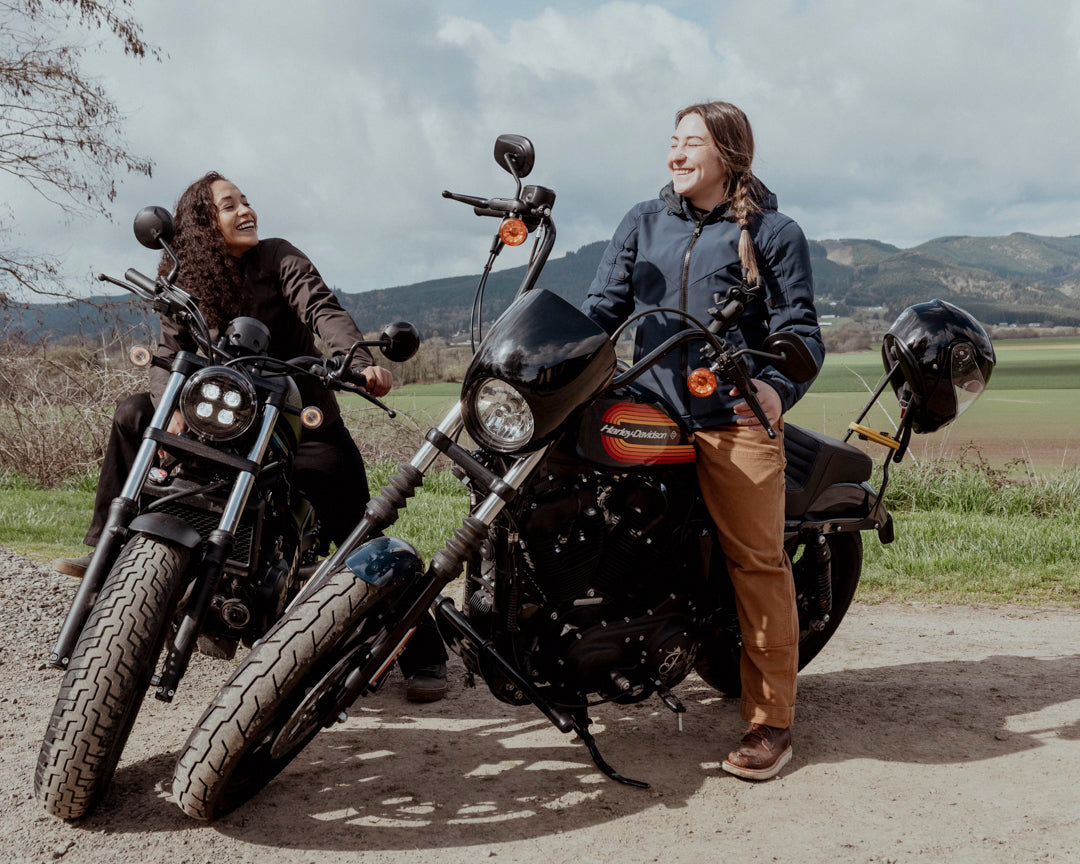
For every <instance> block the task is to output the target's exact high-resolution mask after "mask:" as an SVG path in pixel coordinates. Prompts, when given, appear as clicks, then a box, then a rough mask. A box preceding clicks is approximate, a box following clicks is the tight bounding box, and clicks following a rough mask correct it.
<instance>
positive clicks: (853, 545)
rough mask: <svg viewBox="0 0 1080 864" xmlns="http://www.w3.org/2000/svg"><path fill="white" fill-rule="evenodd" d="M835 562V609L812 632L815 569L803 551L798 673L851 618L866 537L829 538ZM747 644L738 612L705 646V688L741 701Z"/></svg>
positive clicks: (796, 569) (798, 576) (796, 567)
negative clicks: (811, 577) (846, 618)
mask: <svg viewBox="0 0 1080 864" xmlns="http://www.w3.org/2000/svg"><path fill="white" fill-rule="evenodd" d="M825 539H826V541H827V542H828V544H829V553H830V557H831V565H830V577H831V579H830V581H831V585H832V610H831V612H830V613H829V620H828V621H827V622H825V623H824V626H821V625H820V624H819V625H817V627H811V622H812V621H813V619H814V614H813V611H812V609H811V598H812V597H813V596H814V595H813V592H812V591H811V586H810V585H808V584H807V582H808V578H809V574H810V571H811V566H810V565H809V563H808V560H807V561H804V557H805V556H807V555H809V554H810V552H809V550H808V549H806V548H805V547H804V548H803V552H802V557H800V558H799V559H798V560H796V561H795V562H794V563H793V565H792V570H793V573H794V578H795V594H796V604H797V606H798V610H799V668H800V669H802V668H803V667H804V666H806V664H807V663H809V662H810V661H811V660H813V659H814V658H815V657H816V656H817V655H818V653H819V652H820V651H821V649H822V648H824V647H825V644H826V643H827V642H828V641H829V640H830V639H831V638H832V636H833V634H834V633H835V632H836V629H837V628H838V627H839V626H840V622H841V621H842V620H843V618H844V615H845V614H847V610H848V607H849V606H850V605H851V601H852V598H854V596H855V589H856V588H857V587H858V585H859V578H860V576H861V575H862V560H863V546H862V537H861V536H860V535H859V534H857V533H855V532H838V533H835V534H827V535H825ZM741 653H742V640H741V638H740V636H739V625H738V620H737V619H736V617H735V613H734V611H732V612H731V614H730V617H729V619H728V620H726V621H724V622H721V624H720V626H718V627H716V629H715V631H714V633H713V634H712V635H711V637H710V638H709V639H708V640H707V642H706V644H704V645H702V647H701V650H700V651H699V653H698V658H697V661H696V663H695V670H696V671H697V673H698V674H699V675H700V676H701V677H702V679H703V680H704V681H705V683H706V684H708V685H709V686H710V687H713V688H715V689H716V690H719V691H721V692H722V693H726V694H727V695H729V696H737V695H738V694H739V692H740V690H741V685H740V677H741V676H740V674H739V658H740V655H741Z"/></svg>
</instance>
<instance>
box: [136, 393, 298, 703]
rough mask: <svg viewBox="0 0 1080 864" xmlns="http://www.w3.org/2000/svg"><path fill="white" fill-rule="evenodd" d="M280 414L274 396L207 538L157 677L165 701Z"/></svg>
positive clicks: (183, 663)
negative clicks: (244, 467) (243, 467)
mask: <svg viewBox="0 0 1080 864" xmlns="http://www.w3.org/2000/svg"><path fill="white" fill-rule="evenodd" d="M279 413H280V408H279V406H278V405H277V404H276V402H275V401H273V397H272V401H270V402H268V403H267V405H266V406H265V408H264V409H263V413H262V426H261V427H260V428H259V434H258V435H257V436H256V438H255V442H254V443H253V444H252V446H251V449H250V450H249V451H248V455H247V459H248V461H249V462H250V463H251V465H252V470H242V471H240V472H239V473H238V474H237V476H236V482H235V483H234V484H233V488H232V492H230V493H229V497H228V500H226V502H225V507H224V509H223V510H222V512H221V518H220V519H219V520H218V526H217V528H215V529H214V530H213V531H211V532H210V536H209V537H207V540H206V552H205V554H204V555H203V557H202V561H201V567H200V570H199V574H198V576H197V577H196V580H195V585H194V588H193V590H192V592H191V599H190V600H189V601H188V602H187V603H186V604H185V605H184V612H183V614H182V615H181V617H180V623H179V625H178V626H177V629H176V634H175V635H174V637H173V640H172V646H171V647H170V648H169V652H168V654H166V655H165V662H164V663H163V664H162V667H161V674H160V675H159V676H157V677H156V678H155V679H154V683H155V684H156V685H157V692H156V693H155V694H154V695H155V697H156V698H157V699H160V700H161V701H163V702H170V701H172V698H173V696H174V695H176V687H177V685H178V684H179V683H180V679H181V678H182V677H183V675H184V672H185V671H186V670H187V666H188V663H189V662H190V660H191V655H192V653H193V652H194V650H195V644H196V641H197V640H198V638H199V633H201V632H202V629H203V624H204V623H205V621H206V615H207V612H208V611H209V609H210V601H211V600H212V599H213V597H214V592H215V591H217V587H218V583H219V582H220V581H221V573H222V571H223V570H224V568H225V562H226V561H227V560H228V559H229V556H230V555H231V554H232V550H233V542H234V541H235V539H236V529H237V527H238V526H239V524H240V519H241V517H242V516H243V514H244V507H245V505H246V504H247V500H248V497H249V496H250V495H251V489H252V487H253V486H254V485H255V471H256V470H258V466H259V465H260V464H261V463H262V458H263V455H264V454H265V453H266V448H267V447H268V446H269V444H270V437H271V436H272V435H273V433H274V425H275V424H276V423H277V418H278V414H279Z"/></svg>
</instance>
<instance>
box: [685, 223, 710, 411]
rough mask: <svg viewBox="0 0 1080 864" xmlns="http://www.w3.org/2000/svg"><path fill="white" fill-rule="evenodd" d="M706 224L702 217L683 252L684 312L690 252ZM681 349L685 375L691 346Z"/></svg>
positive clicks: (688, 400)
mask: <svg viewBox="0 0 1080 864" xmlns="http://www.w3.org/2000/svg"><path fill="white" fill-rule="evenodd" d="M704 225H705V220H704V219H700V220H698V221H697V227H695V228H694V233H693V234H692V235H691V236H690V242H689V244H687V246H686V252H685V253H684V254H683V263H682V285H681V286H680V289H679V308H680V309H681V310H682V311H683V312H689V311H690V310H689V309H687V308H686V305H687V302H688V299H689V293H690V254H691V253H692V252H693V251H694V245H695V244H696V243H697V241H698V237H700V236H701V231H702V228H703V227H704ZM683 323H685V322H683ZM680 350H681V353H682V370H683V375H684V376H685V375H686V374H687V373H688V371H689V367H690V346H689V345H683V346H682V348H681V349H680ZM691 401H692V400H690V399H687V402H686V410H687V412H689V411H690V403H691Z"/></svg>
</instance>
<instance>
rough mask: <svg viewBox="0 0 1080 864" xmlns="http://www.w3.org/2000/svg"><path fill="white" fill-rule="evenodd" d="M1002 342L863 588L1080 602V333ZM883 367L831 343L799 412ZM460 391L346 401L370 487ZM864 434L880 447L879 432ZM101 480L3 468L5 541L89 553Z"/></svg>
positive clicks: (888, 404) (444, 478) (437, 503)
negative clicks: (35, 476)
mask: <svg viewBox="0 0 1080 864" xmlns="http://www.w3.org/2000/svg"><path fill="white" fill-rule="evenodd" d="M997 348H998V366H997V369H996V370H995V372H994V375H993V378H992V380H991V382H990V387H989V388H988V390H987V392H986V393H985V394H984V395H983V396H982V398H981V399H980V400H979V401H978V402H976V403H975V405H974V407H972V408H971V409H970V410H969V411H968V412H967V413H966V414H964V415H963V416H962V417H961V418H960V419H959V420H958V421H957V422H956V423H954V424H953V425H952V426H949V427H947V428H946V429H945V430H942V431H941V432H938V433H935V434H934V435H930V436H923V438H922V439H915V442H914V443H913V446H912V456H913V457H914V458H909V459H905V461H904V462H903V463H901V464H900V465H898V466H895V467H894V468H893V471H892V473H891V480H890V487H889V491H888V494H887V499H888V501H889V504H890V508H891V509H892V510H893V513H894V517H895V521H896V538H897V539H896V542H895V543H893V544H891V545H890V546H886V547H882V546H881V545H880V544H879V543H878V542H877V540H876V538H874V537H872V536H868V537H866V538H865V539H866V543H865V546H866V565H865V571H864V579H863V585H862V587H861V588H860V593H859V597H860V599H862V600H863V601H881V600H924V601H929V602H991V603H1023V604H1034V605H1041V604H1059V603H1060V604H1066V605H1073V606H1080V467H1077V466H1080V433H1077V431H1076V428H1077V425H1080V424H1078V421H1080V340H1046V341H1045V342H1037V343H1032V342H1016V343H1010V342H1004V343H999V344H998V346H997ZM881 371H882V368H881V360H880V357H879V356H878V355H877V354H875V353H861V354H838V355H831V356H829V357H828V358H827V360H826V366H825V368H824V369H823V371H822V374H821V376H820V377H819V380H818V381H817V382H815V384H814V387H813V388H812V389H811V391H810V393H809V394H808V395H807V396H806V397H805V398H804V399H803V400H802V402H800V404H799V405H798V406H796V408H795V409H794V410H793V411H792V412H791V413H790V415H789V418H790V419H791V420H792V421H793V422H796V423H799V424H801V425H804V426H807V427H809V428H812V429H817V430H820V431H824V432H826V433H828V434H830V435H833V436H835V437H842V436H843V434H844V431H845V429H846V426H847V423H848V422H849V421H851V420H853V419H854V418H855V417H856V416H857V414H858V413H859V411H860V409H861V408H862V406H863V404H864V403H865V401H866V399H867V398H868V395H869V391H870V390H871V389H872V388H873V387H874V385H875V384H876V383H877V381H878V379H879V377H880V375H881ZM1048 385H1053V386H1048ZM457 395H458V386H457V385H455V384H439V385H431V386H409V387H403V388H401V389H400V390H398V391H395V392H394V394H393V395H392V397H390V398H389V399H388V400H387V401H388V402H390V404H391V405H393V406H394V407H395V408H396V409H397V410H398V411H399V412H400V417H399V418H398V420H395V421H390V420H388V419H387V418H386V417H385V415H383V414H382V413H381V412H379V411H378V410H377V409H372V408H370V407H367V406H366V405H364V404H361V403H360V400H359V399H357V400H356V401H355V403H353V402H351V401H350V402H347V403H346V404H345V406H344V407H345V408H346V410H347V412H348V411H349V410H351V411H352V412H353V414H354V415H359V416H360V417H361V418H362V422H361V424H360V425H361V426H362V427H363V429H364V431H363V432H362V433H361V434H364V435H368V434H371V435H380V436H384V437H385V438H386V440H387V442H388V446H387V449H388V452H389V451H390V450H394V451H395V455H394V456H393V457H392V458H387V459H382V458H378V459H375V460H369V461H370V463H371V464H370V465H369V472H370V477H369V479H370V481H371V486H372V491H373V492H375V491H377V490H378V488H379V487H380V486H382V485H384V484H385V482H386V480H387V478H388V476H389V474H390V472H391V471H392V470H393V464H394V463H395V462H396V461H400V459H401V458H402V455H401V454H411V452H413V451H414V450H415V448H416V446H417V445H418V444H419V442H420V440H421V439H422V436H423V433H424V432H425V431H426V429H427V427H428V426H430V425H432V424H433V423H435V422H437V421H438V419H439V418H441V417H442V415H443V414H444V413H445V411H446V409H447V407H448V406H449V405H450V404H452V403H453V401H454V400H455V399H456V398H457ZM881 405H882V406H884V408H882V407H877V408H875V409H874V411H873V412H872V413H871V414H870V415H869V416H868V417H867V419H866V420H865V421H864V422H865V423H866V425H869V426H871V427H873V428H877V429H882V430H891V429H893V428H894V426H893V423H894V422H895V420H896V419H897V416H896V415H897V413H898V412H897V410H896V403H895V399H894V398H893V396H892V393H891V391H888V392H886V393H885V394H884V395H883V396H882V399H881ZM890 412H891V413H890ZM364 424H366V426H365V425H364ZM391 444H392V445H393V447H391V446H390V445H391ZM860 446H864V447H866V448H867V449H868V450H869V452H871V453H872V454H873V455H874V456H875V459H876V460H877V461H880V456H881V455H882V452H881V448H880V447H879V446H877V445H872V444H861V445H860ZM404 458H407V455H405V456H404ZM93 489H94V478H92V477H88V478H83V479H81V480H78V481H73V482H69V483H68V484H66V485H65V486H64V487H62V488H60V489H49V490H46V489H41V488H39V487H37V486H35V485H34V484H33V483H30V482H28V481H26V480H25V479H21V478H18V477H11V476H8V477H0V544H2V545H5V546H9V547H11V548H14V549H16V550H18V551H20V552H22V553H23V554H27V555H29V556H30V557H33V558H35V559H37V560H40V561H48V560H49V559H50V558H53V557H57V556H60V555H78V554H82V553H83V552H84V551H85V547H82V546H81V539H82V535H83V532H84V531H85V527H86V524H87V522H88V521H89V514H90V509H91V506H92V503H93ZM465 507H466V501H465V497H464V492H463V488H462V487H461V485H460V484H459V483H458V482H457V481H456V480H455V479H454V478H453V477H452V476H450V475H449V473H447V472H443V473H439V474H436V475H433V476H432V477H431V478H430V480H429V482H428V484H427V485H426V486H425V488H424V490H422V491H421V493H420V495H418V496H417V498H416V499H415V500H414V501H413V502H411V503H410V506H409V507H408V508H407V509H406V511H405V512H404V516H403V518H402V520H401V522H399V524H398V525H397V526H395V531H394V533H395V534H397V535H399V536H402V537H405V538H406V539H408V540H409V541H410V542H412V543H414V544H415V545H416V546H417V548H418V549H420V551H421V553H422V554H423V555H424V557H425V558H428V557H429V556H430V555H431V554H432V553H433V552H434V551H435V550H436V549H438V548H440V547H441V546H442V544H443V541H444V539H445V538H446V537H447V536H448V535H449V534H450V532H452V531H453V529H454V528H455V527H456V525H457V523H458V522H459V521H460V519H461V517H462V515H464V512H465Z"/></svg>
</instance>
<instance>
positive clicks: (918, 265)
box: [0, 233, 1080, 339]
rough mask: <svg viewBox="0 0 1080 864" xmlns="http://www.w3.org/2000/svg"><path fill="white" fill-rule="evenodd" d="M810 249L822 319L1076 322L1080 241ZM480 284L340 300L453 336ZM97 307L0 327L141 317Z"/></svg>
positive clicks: (364, 322)
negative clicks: (933, 316) (929, 303)
mask: <svg viewBox="0 0 1080 864" xmlns="http://www.w3.org/2000/svg"><path fill="white" fill-rule="evenodd" d="M604 246H605V244H604V243H603V242H597V243H590V244H589V245H587V246H583V247H582V248H581V249H578V250H577V251H575V252H568V253H566V254H565V255H563V256H562V257H559V258H554V259H552V260H551V261H549V262H548V265H547V267H546V268H545V269H544V272H543V274H542V276H541V278H540V285H541V286H542V287H544V288H547V289H548V290H551V291H554V292H556V293H557V294H560V295H561V296H563V297H566V298H567V299H569V300H571V301H572V302H574V303H575V304H576V303H578V302H580V301H581V299H582V298H583V297H584V296H585V291H586V290H587V289H588V286H589V283H590V282H591V281H592V278H593V276H594V275H595V273H596V268H597V265H598V263H599V260H600V256H601V255H602V253H603V250H604ZM810 248H811V256H812V259H813V268H814V280H815V291H816V294H817V297H818V301H819V310H820V311H821V312H823V313H824V312H826V311H828V312H830V313H833V314H837V315H845V314H850V313H852V312H854V311H856V310H858V309H860V308H866V307H884V309H885V310H886V312H887V314H888V315H890V316H892V315H895V314H897V313H899V311H900V310H901V309H903V308H904V307H905V306H908V305H910V304H911V303H917V302H920V301H923V300H930V299H932V298H935V297H938V298H941V299H943V300H950V301H952V302H954V303H957V304H958V305H960V306H963V307H964V308H965V309H967V310H968V311H970V312H971V313H972V314H974V315H975V316H976V317H978V318H979V319H980V320H981V321H983V322H985V323H988V324H1030V323H1038V324H1064V325H1069V326H1080V236H1071V237H1043V236H1038V235H1035V234H1023V233H1015V234H1010V235H1008V236H1003V237H940V238H937V239H935V240H931V241H929V242H927V243H923V244H922V245H920V246H915V247H913V248H910V249H900V248H897V247H895V246H891V245H889V244H887V243H882V242H879V241H877V240H820V241H811V242H810ZM524 272H525V268H524V267H515V268H512V269H508V270H502V271H497V272H495V273H493V274H492V275H491V277H490V278H489V280H488V284H487V288H486V291H485V295H484V319H485V321H488V322H490V321H494V319H495V317H496V316H497V315H498V314H499V313H500V312H501V311H502V310H503V309H505V308H506V306H507V305H508V304H509V302H510V300H511V299H512V297H513V295H514V292H515V291H516V290H517V287H518V285H519V284H520V282H521V278H522V276H523V274H524ZM478 278H479V277H478V276H457V277H449V278H443V279H432V280H430V281H427V282H420V283H416V284H413V285H402V286H398V287H394V288H384V289H380V290H375V291H367V292H364V293H361V294H347V293H339V295H338V296H339V297H340V298H341V301H342V304H343V305H344V306H345V307H346V308H347V309H348V310H349V311H350V312H351V313H352V314H353V315H354V316H355V318H356V320H357V323H358V324H359V325H360V327H361V328H362V329H363V330H365V331H366V332H374V331H377V330H378V329H379V328H381V327H382V326H383V325H384V324H385V323H387V322H388V321H392V320H399V319H405V320H409V321H412V322H414V323H415V324H416V325H417V326H418V327H419V328H420V329H421V331H422V332H423V333H424V334H425V335H427V336H435V335H440V336H443V337H446V338H450V337H453V336H454V335H456V334H460V333H464V332H467V331H468V328H469V315H470V309H471V307H472V303H473V297H474V295H475V291H476V284H477V281H478ZM102 301H106V302H104V303H103V305H104V306H105V307H107V308H106V311H104V312H103V311H99V310H98V309H96V308H94V307H91V306H88V305H87V304H86V303H85V302H81V303H64V304H40V305H32V306H30V307H29V308H27V309H8V310H5V311H3V312H0V328H2V332H3V333H5V334H8V335H12V334H15V333H20V332H21V333H23V334H24V335H25V336H26V337H27V338H31V339H37V338H41V337H48V338H54V339H55V338H62V337H65V336H70V335H74V334H82V335H84V336H85V335H94V334H96V333H100V332H101V331H102V330H103V329H104V328H105V327H106V326H107V325H106V322H107V321H111V322H113V323H116V322H117V321H119V322H120V323H121V324H122V325H130V324H131V323H132V322H135V321H138V320H146V316H145V315H144V314H143V313H142V310H141V309H139V308H138V304H137V303H127V302H126V301H125V299H124V298H98V302H99V303H102ZM106 315H108V316H109V317H108V318H106V317H105V316H106Z"/></svg>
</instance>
